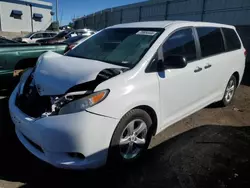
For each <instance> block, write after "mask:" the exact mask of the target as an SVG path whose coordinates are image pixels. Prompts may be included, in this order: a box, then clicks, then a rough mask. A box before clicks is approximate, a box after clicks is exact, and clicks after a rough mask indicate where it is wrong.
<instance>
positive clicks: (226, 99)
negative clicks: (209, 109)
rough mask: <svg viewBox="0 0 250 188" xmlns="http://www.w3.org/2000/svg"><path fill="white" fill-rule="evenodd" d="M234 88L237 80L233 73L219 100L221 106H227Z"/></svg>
mask: <svg viewBox="0 0 250 188" xmlns="http://www.w3.org/2000/svg"><path fill="white" fill-rule="evenodd" d="M236 88H237V81H236V78H235V76H234V75H233V76H231V78H230V80H229V81H228V84H227V87H226V89H225V93H224V96H223V99H222V101H221V104H222V106H228V105H229V104H230V103H231V102H232V100H233V97H234V94H235V91H236Z"/></svg>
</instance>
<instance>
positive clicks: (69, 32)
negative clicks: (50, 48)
mask: <svg viewBox="0 0 250 188" xmlns="http://www.w3.org/2000/svg"><path fill="white" fill-rule="evenodd" d="M94 33H95V32H94V31H92V30H88V29H78V30H65V31H62V32H60V33H59V34H58V35H57V36H55V37H54V38H50V39H41V40H38V41H37V42H38V43H42V44H44V43H45V44H46V43H48V44H53V43H56V42H63V41H64V40H67V39H69V38H71V37H76V36H79V35H82V36H86V37H87V36H90V35H92V34H94Z"/></svg>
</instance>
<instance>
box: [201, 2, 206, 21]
mask: <svg viewBox="0 0 250 188" xmlns="http://www.w3.org/2000/svg"><path fill="white" fill-rule="evenodd" d="M205 7H206V0H202V7H201V21H204V14H205Z"/></svg>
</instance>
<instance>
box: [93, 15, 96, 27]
mask: <svg viewBox="0 0 250 188" xmlns="http://www.w3.org/2000/svg"><path fill="white" fill-rule="evenodd" d="M95 17H96V15H95V13H94V15H93V22H94V23H93V29H96V25H95V24H96V20H95Z"/></svg>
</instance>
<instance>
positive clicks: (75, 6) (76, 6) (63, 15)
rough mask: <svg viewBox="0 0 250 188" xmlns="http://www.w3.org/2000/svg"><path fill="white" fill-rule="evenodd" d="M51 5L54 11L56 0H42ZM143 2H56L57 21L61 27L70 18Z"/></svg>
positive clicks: (140, 0) (108, 0)
mask: <svg viewBox="0 0 250 188" xmlns="http://www.w3.org/2000/svg"><path fill="white" fill-rule="evenodd" d="M44 1H47V2H51V3H53V8H54V11H55V7H56V0H44ZM142 1H145V0H58V2H59V13H58V17H59V21H61V22H62V23H61V25H64V24H68V23H69V22H70V21H71V20H72V18H74V16H75V17H81V16H83V15H88V14H91V13H93V12H96V11H99V10H102V9H105V8H111V7H116V6H120V5H126V4H131V3H136V2H142Z"/></svg>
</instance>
